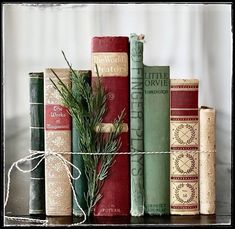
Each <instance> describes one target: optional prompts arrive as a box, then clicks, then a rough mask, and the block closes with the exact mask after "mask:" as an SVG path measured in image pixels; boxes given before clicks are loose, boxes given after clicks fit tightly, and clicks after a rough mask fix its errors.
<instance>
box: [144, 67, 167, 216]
mask: <svg viewBox="0 0 235 229" xmlns="http://www.w3.org/2000/svg"><path fill="white" fill-rule="evenodd" d="M169 94H170V68H169V66H144V150H145V152H169V151H170V141H169V132H170V121H169V119H170V114H169V113H170V112H169V108H170V96H169ZM169 166H170V162H169V154H168V153H164V154H161V153H157V154H149V155H144V187H145V213H146V214H150V215H163V214H164V215H167V214H169V213H170V191H169V189H170V184H169V179H170V169H169Z"/></svg>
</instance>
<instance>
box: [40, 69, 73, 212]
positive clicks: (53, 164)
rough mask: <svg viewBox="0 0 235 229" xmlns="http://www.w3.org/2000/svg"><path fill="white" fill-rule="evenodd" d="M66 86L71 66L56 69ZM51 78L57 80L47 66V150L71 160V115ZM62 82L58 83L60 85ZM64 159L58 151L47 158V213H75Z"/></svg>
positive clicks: (45, 112) (45, 107)
mask: <svg viewBox="0 0 235 229" xmlns="http://www.w3.org/2000/svg"><path fill="white" fill-rule="evenodd" d="M53 70H54V71H55V73H56V74H57V76H58V77H59V78H60V79H61V80H62V81H63V83H64V84H66V85H67V86H71V81H70V71H69V69H58V68H57V69H56V68H55V69H53ZM50 79H52V80H53V81H54V82H55V83H58V80H57V79H56V77H55V75H54V74H53V72H52V71H51V69H46V70H45V80H44V117H45V125H44V126H45V151H46V153H47V152H52V153H57V154H59V155H61V156H62V157H63V158H64V159H66V160H68V161H71V154H69V153H67V152H71V116H70V114H69V111H68V109H67V108H66V107H65V106H64V105H63V103H62V98H61V96H60V94H59V92H58V91H57V89H56V88H55V87H54V85H53V84H52V82H51V81H50ZM58 86H59V85H58ZM65 166H67V164H66V165H65V164H64V163H63V161H62V160H61V159H60V158H59V157H58V156H56V155H51V154H49V155H47V156H46V158H45V196H46V215H48V216H66V215H71V214H72V201H71V186H70V181H69V177H68V174H67V169H70V170H71V168H70V167H68V168H66V167H65Z"/></svg>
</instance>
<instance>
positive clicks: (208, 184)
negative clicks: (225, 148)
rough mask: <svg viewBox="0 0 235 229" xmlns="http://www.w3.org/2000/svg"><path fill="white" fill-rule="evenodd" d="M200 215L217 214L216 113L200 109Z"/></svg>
mask: <svg viewBox="0 0 235 229" xmlns="http://www.w3.org/2000/svg"><path fill="white" fill-rule="evenodd" d="M199 120H200V122H199V123H200V134H199V136H200V141H199V142H200V154H199V162H200V167H199V171H200V176H199V185H200V213H201V214H215V210H216V186H215V181H216V179H215V176H216V153H215V149H216V144H215V136H216V131H215V129H216V126H215V125H216V112H215V109H214V108H210V107H205V106H203V107H201V108H200V116H199Z"/></svg>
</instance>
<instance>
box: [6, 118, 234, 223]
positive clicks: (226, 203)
mask: <svg viewBox="0 0 235 229" xmlns="http://www.w3.org/2000/svg"><path fill="white" fill-rule="evenodd" d="M11 125H12V126H14V123H12V124H11ZM26 126H27V125H26ZM29 143H30V141H29V129H28V127H25V128H23V129H20V128H19V130H18V131H17V130H16V131H13V132H11V133H9V134H8V135H7V136H6V139H5V176H4V177H5V184H6V183H7V172H8V170H9V168H10V166H11V165H12V163H13V162H15V161H16V160H18V159H20V158H22V157H24V156H27V154H28V153H29V151H28V149H29ZM22 168H25V169H26V168H29V163H24V164H22ZM216 168H217V173H216V214H215V215H209V216H207V215H196V216H161V217H160V216H144V217H93V218H89V219H87V221H86V222H85V223H83V224H82V225H81V226H90V225H93V226H136V227H138V226H141V227H143V226H149V227H151V226H156V225H159V226H160V225H161V226H164V225H165V226H166V225H177V226H180V225H194V226H195V225H229V224H231V164H219V163H217V167H216ZM29 178H30V174H23V173H22V172H19V171H17V170H16V169H15V168H14V169H13V170H12V174H11V184H10V190H9V191H10V192H9V194H10V195H9V200H8V203H7V206H6V208H5V215H6V216H17V217H19V216H21V217H31V218H38V219H46V220H48V225H57V226H59V225H63V226H65V225H71V224H72V223H78V222H80V221H82V218H79V217H75V216H73V217H72V216H71V217H46V216H37V217H32V216H29V215H28V207H29V203H28V202H29ZM6 186H7V185H5V187H4V188H5V191H6ZM22 224H25V225H30V224H32V222H27V221H19V220H12V219H6V218H5V220H4V225H6V226H7V225H9V226H11V225H22ZM37 224H38V223H34V225H37ZM38 225H40V224H38Z"/></svg>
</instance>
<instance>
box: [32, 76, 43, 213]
mask: <svg viewBox="0 0 235 229" xmlns="http://www.w3.org/2000/svg"><path fill="white" fill-rule="evenodd" d="M43 78H44V77H43V72H32V73H29V84H30V92H29V96H30V120H31V126H30V138H31V150H35V151H44V114H43V109H44V102H43V97H44V95H43V80H44V79H43ZM40 159H41V158H38V159H34V160H32V161H31V167H32V168H34V167H36V166H37V164H38V163H39V161H40ZM29 214H45V173H44V160H43V161H41V162H40V164H39V165H38V166H37V168H36V169H34V170H33V171H32V172H31V177H30V193H29Z"/></svg>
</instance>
